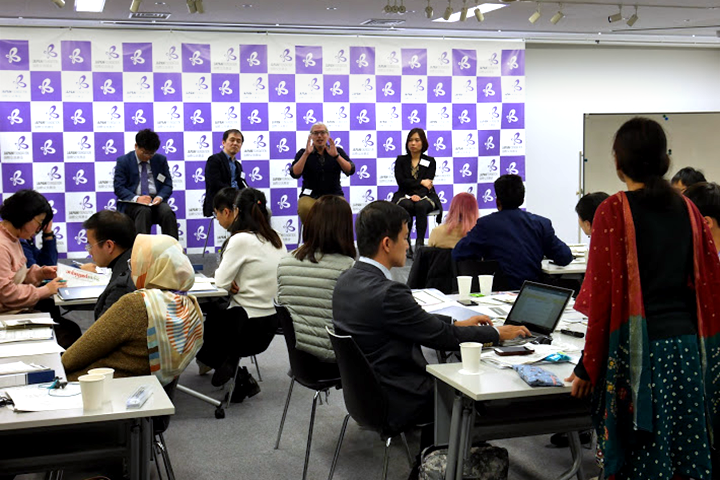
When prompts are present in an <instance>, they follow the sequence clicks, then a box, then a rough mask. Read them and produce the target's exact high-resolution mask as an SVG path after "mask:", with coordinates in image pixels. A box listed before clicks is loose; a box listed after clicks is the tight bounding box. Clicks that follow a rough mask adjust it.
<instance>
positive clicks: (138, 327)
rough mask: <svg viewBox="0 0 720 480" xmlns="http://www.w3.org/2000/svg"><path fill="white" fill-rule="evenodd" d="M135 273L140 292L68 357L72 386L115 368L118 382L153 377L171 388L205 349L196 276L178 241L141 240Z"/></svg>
mask: <svg viewBox="0 0 720 480" xmlns="http://www.w3.org/2000/svg"><path fill="white" fill-rule="evenodd" d="M130 269H131V272H132V278H133V281H134V282H135V286H136V287H137V288H138V290H137V291H136V292H133V293H128V294H127V295H124V296H123V297H122V298H120V300H118V302H117V303H115V304H114V305H113V306H112V307H110V309H108V310H107V312H105V313H104V314H103V316H102V317H100V318H99V319H98V320H97V322H95V323H94V324H93V325H92V326H91V327H90V328H89V329H88V330H87V332H85V334H84V335H83V336H82V337H81V338H80V339H79V340H78V341H77V342H75V344H73V346H72V347H70V348H69V349H68V350H67V351H66V352H65V354H64V355H63V357H62V362H63V366H64V367H65V370H66V372H67V377H68V379H69V380H76V379H77V377H78V376H80V375H83V374H84V373H86V372H87V371H88V370H89V369H91V368H96V367H110V368H114V369H115V376H116V377H131V376H136V375H149V374H150V373H153V374H155V375H156V376H157V377H158V379H159V380H160V382H161V383H162V384H163V385H166V384H168V383H170V382H171V381H172V380H173V379H174V378H175V377H177V376H178V375H180V373H182V371H183V370H185V367H187V365H188V364H189V363H190V361H191V360H192V359H193V358H194V357H195V354H196V353H197V351H198V350H199V349H200V347H201V346H202V342H203V324H202V318H203V317H202V311H201V310H200V306H199V305H198V303H197V300H196V299H195V297H194V296H192V295H188V294H187V291H188V290H189V289H190V288H192V286H193V284H194V283H195V274H194V272H193V268H192V264H191V263H190V260H188V258H187V257H186V256H185V254H184V253H183V251H182V247H181V246H180V244H179V243H178V242H177V240H175V239H174V238H173V237H170V236H168V235H138V236H137V238H136V239H135V244H134V246H133V250H132V257H131V258H130Z"/></svg>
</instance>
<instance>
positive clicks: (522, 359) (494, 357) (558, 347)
mask: <svg viewBox="0 0 720 480" xmlns="http://www.w3.org/2000/svg"><path fill="white" fill-rule="evenodd" d="M527 346H528V347H529V348H532V349H533V350H535V353H531V354H530V355H511V356H500V355H498V354H496V353H495V350H493V349H492V348H490V349H488V350H485V351H483V352H482V354H481V355H480V359H481V360H485V361H488V362H490V363H493V364H495V365H498V366H501V367H511V366H513V365H527V364H530V363H537V362H540V361H542V359H543V358H545V357H547V356H548V355H552V354H553V353H558V352H563V353H566V354H567V353H569V352H577V351H579V349H578V348H577V347H574V346H572V345H569V344H566V343H563V342H558V341H553V343H552V345H535V344H527ZM573 357H574V356H573V355H570V358H571V359H572V358H573ZM574 363H577V360H576V359H575V362H574Z"/></svg>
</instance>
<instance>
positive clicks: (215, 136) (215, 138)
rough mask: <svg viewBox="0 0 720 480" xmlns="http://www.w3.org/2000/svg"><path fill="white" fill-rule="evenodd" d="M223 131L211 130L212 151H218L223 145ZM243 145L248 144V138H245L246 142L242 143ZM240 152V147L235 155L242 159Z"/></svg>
mask: <svg viewBox="0 0 720 480" xmlns="http://www.w3.org/2000/svg"><path fill="white" fill-rule="evenodd" d="M223 133H224V132H212V142H211V143H212V146H213V151H214V152H219V151H220V150H222V149H223V146H222V136H223ZM243 145H246V146H247V145H249V139H247V142H246V143H244V144H243ZM242 153H243V152H242V149H241V150H240V154H239V156H238V157H237V158H238V160H242Z"/></svg>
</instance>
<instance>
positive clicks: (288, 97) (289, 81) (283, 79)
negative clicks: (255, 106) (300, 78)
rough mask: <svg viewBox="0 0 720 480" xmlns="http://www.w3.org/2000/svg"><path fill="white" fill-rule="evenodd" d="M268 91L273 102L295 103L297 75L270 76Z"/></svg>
mask: <svg viewBox="0 0 720 480" xmlns="http://www.w3.org/2000/svg"><path fill="white" fill-rule="evenodd" d="M268 84H269V86H270V89H269V91H268V93H269V97H270V101H271V102H294V101H295V75H278V74H270V75H268Z"/></svg>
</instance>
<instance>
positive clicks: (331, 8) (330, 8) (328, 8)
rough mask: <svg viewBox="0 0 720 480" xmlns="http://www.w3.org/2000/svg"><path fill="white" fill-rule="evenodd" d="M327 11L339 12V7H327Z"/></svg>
mask: <svg viewBox="0 0 720 480" xmlns="http://www.w3.org/2000/svg"><path fill="white" fill-rule="evenodd" d="M325 10H337V7H327V8H326V9H325Z"/></svg>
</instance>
